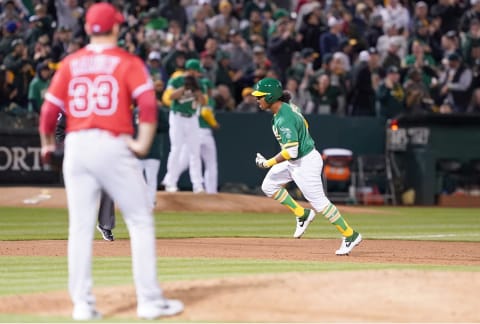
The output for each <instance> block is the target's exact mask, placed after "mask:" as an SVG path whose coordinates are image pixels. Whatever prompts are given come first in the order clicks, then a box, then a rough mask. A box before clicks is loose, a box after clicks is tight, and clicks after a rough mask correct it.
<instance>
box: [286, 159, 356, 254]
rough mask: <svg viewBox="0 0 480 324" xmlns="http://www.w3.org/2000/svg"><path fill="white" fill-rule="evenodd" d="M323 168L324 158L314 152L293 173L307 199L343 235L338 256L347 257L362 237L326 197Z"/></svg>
mask: <svg viewBox="0 0 480 324" xmlns="http://www.w3.org/2000/svg"><path fill="white" fill-rule="evenodd" d="M322 168H323V160H322V157H321V155H320V153H318V151H316V150H314V151H312V152H311V153H309V154H308V155H306V156H304V157H303V158H302V161H301V166H300V164H299V166H298V167H296V166H292V171H291V173H292V177H293V180H294V181H295V183H296V184H297V186H298V187H299V188H300V190H301V191H302V193H303V195H304V197H305V199H307V200H308V201H309V202H310V203H311V204H312V206H313V208H315V210H316V211H318V212H320V213H322V215H323V216H324V217H325V218H326V219H327V220H328V221H329V222H330V223H331V224H332V225H334V226H335V227H336V228H337V230H338V231H339V232H340V233H341V234H342V236H343V241H342V246H341V247H340V249H339V250H337V252H336V254H338V255H345V254H348V253H350V251H351V250H352V249H353V248H354V247H355V246H356V245H358V244H359V243H360V242H361V240H362V236H361V235H360V234H359V233H358V232H356V231H354V230H353V228H352V227H350V225H348V223H347V221H346V220H345V219H344V218H343V216H342V215H341V213H340V211H339V210H338V209H337V207H336V206H335V205H334V204H332V203H331V202H330V200H329V199H328V198H327V197H326V195H325V192H324V190H323V183H322V176H321V174H322V173H321V172H322Z"/></svg>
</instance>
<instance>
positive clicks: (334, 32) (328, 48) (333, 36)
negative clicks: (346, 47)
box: [320, 16, 346, 55]
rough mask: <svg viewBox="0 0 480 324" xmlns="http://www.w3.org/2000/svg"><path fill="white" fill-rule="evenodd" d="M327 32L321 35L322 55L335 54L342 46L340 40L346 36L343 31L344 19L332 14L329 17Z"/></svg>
mask: <svg viewBox="0 0 480 324" xmlns="http://www.w3.org/2000/svg"><path fill="white" fill-rule="evenodd" d="M328 28H329V30H328V31H327V32H324V33H322V34H321V35H320V53H321V54H322V55H327V54H333V53H335V52H336V51H337V50H338V49H339V48H340V42H341V41H342V39H344V38H345V37H346V36H345V35H344V34H343V33H342V30H343V20H341V19H339V18H336V17H335V16H330V17H329V18H328Z"/></svg>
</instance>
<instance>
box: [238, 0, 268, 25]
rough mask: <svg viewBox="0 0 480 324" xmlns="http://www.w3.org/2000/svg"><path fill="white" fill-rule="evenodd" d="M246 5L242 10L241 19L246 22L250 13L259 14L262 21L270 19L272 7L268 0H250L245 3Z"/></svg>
mask: <svg viewBox="0 0 480 324" xmlns="http://www.w3.org/2000/svg"><path fill="white" fill-rule="evenodd" d="M245 2H246V5H245V8H244V9H243V15H242V16H243V19H246V20H248V19H249V18H250V14H251V12H252V11H257V12H259V13H260V15H261V17H262V19H264V20H268V19H270V18H272V15H273V6H272V3H271V1H269V0H252V1H245Z"/></svg>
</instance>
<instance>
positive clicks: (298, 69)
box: [287, 47, 318, 84]
mask: <svg viewBox="0 0 480 324" xmlns="http://www.w3.org/2000/svg"><path fill="white" fill-rule="evenodd" d="M317 57H318V53H316V52H315V51H314V50H313V48H310V47H306V48H303V49H302V51H301V52H300V57H299V60H298V61H297V62H296V63H294V64H291V65H290V67H289V68H288V69H287V77H289V78H294V79H295V80H297V82H298V83H299V84H300V82H302V80H303V78H304V76H305V72H306V70H307V69H310V70H311V71H312V72H313V62H314V61H315V59H316V58H317Z"/></svg>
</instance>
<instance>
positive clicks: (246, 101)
mask: <svg viewBox="0 0 480 324" xmlns="http://www.w3.org/2000/svg"><path fill="white" fill-rule="evenodd" d="M252 92H253V88H250V87H246V88H243V90H242V102H240V104H239V105H238V106H237V108H236V109H235V111H236V112H248V113H254V112H258V111H259V108H258V103H257V99H256V98H255V97H254V96H252Z"/></svg>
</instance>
